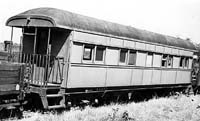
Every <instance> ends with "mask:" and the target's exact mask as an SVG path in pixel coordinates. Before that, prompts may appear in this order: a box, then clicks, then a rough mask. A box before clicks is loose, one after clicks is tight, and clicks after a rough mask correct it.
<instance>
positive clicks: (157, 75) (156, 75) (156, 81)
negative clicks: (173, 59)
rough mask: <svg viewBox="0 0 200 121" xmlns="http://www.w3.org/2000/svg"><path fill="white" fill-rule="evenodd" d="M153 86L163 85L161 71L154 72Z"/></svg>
mask: <svg viewBox="0 0 200 121" xmlns="http://www.w3.org/2000/svg"><path fill="white" fill-rule="evenodd" d="M151 84H152V85H157V84H161V70H153V72H152V81H151Z"/></svg>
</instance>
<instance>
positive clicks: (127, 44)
mask: <svg viewBox="0 0 200 121" xmlns="http://www.w3.org/2000/svg"><path fill="white" fill-rule="evenodd" d="M124 47H126V48H131V49H135V42H134V41H128V40H124Z"/></svg>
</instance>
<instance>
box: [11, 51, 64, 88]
mask: <svg viewBox="0 0 200 121" xmlns="http://www.w3.org/2000/svg"><path fill="white" fill-rule="evenodd" d="M16 60H17V61H18V62H19V63H25V65H26V75H25V80H26V81H27V82H28V83H30V84H35V85H39V86H48V85H51V86H53V85H59V84H61V83H62V80H63V67H64V66H63V64H64V58H63V57H55V56H51V55H42V54H27V53H20V54H19V55H18V57H17V56H16V57H15V58H14V60H13V61H15V62H16Z"/></svg>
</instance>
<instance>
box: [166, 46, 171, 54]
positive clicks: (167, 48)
mask: <svg viewBox="0 0 200 121" xmlns="http://www.w3.org/2000/svg"><path fill="white" fill-rule="evenodd" d="M164 53H165V54H171V53H172V49H171V48H169V47H164Z"/></svg>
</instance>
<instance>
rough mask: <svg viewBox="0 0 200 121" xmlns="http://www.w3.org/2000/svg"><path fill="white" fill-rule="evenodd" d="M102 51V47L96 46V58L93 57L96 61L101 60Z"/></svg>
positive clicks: (102, 57) (102, 56) (103, 49)
mask: <svg viewBox="0 0 200 121" xmlns="http://www.w3.org/2000/svg"><path fill="white" fill-rule="evenodd" d="M104 51H105V48H104V47H98V46H97V48H96V58H95V60H96V61H103V59H104Z"/></svg>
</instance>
